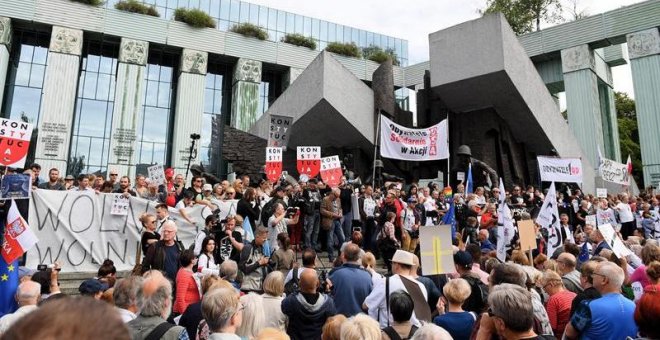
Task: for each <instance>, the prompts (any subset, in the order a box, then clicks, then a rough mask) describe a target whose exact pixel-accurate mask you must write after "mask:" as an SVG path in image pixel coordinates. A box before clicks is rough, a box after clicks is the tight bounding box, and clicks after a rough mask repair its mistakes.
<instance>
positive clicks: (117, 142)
mask: <svg viewBox="0 0 660 340" xmlns="http://www.w3.org/2000/svg"><path fill="white" fill-rule="evenodd" d="M148 54H149V43H148V42H146V41H141V40H133V39H126V38H121V45H120V49H119V65H118V67H117V82H116V86H115V103H114V109H113V111H112V129H111V135H110V155H109V157H110V158H109V159H108V170H110V169H112V170H115V171H117V172H118V173H119V175H120V176H122V175H127V176H129V177H130V178H133V177H135V164H136V161H137V158H136V155H137V152H136V140H137V133H138V131H137V128H138V122H139V121H140V117H141V116H140V112H141V111H142V106H143V104H144V94H145V93H144V92H145V91H144V87H145V82H146V80H145V74H146V71H147V67H146V65H147V56H148ZM145 124H148V122H145ZM163 133H165V131H163Z"/></svg>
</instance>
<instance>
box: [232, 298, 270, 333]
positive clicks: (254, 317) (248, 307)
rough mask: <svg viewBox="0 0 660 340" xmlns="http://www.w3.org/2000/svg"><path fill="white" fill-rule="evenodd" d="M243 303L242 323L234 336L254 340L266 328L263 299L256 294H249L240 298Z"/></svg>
mask: <svg viewBox="0 0 660 340" xmlns="http://www.w3.org/2000/svg"><path fill="white" fill-rule="evenodd" d="M240 300H241V302H242V303H243V309H244V310H243V322H242V323H241V325H240V326H239V327H238V328H237V329H236V335H238V336H244V337H248V338H254V337H256V336H257V334H259V331H261V330H262V329H263V328H264V327H265V326H266V316H265V315H264V308H263V305H264V299H263V297H262V296H261V295H259V294H256V293H249V294H247V295H243V296H241V298H240Z"/></svg>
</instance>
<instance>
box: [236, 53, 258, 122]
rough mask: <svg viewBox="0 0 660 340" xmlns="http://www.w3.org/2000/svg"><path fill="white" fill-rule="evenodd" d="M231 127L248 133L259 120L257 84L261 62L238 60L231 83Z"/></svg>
mask: <svg viewBox="0 0 660 340" xmlns="http://www.w3.org/2000/svg"><path fill="white" fill-rule="evenodd" d="M232 83H233V86H232V100H231V126H232V127H234V128H237V129H239V130H242V131H246V132H247V131H248V130H250V128H251V127H252V125H254V123H256V122H257V119H259V115H260V113H259V112H258V110H259V84H260V83H261V62H260V61H256V60H250V59H243V58H241V59H238V62H237V63H236V66H235V67H234V81H233V82H232Z"/></svg>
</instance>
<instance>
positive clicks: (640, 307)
mask: <svg viewBox="0 0 660 340" xmlns="http://www.w3.org/2000/svg"><path fill="white" fill-rule="evenodd" d="M657 265H658V266H660V263H658V264H657ZM634 317H635V323H636V324H637V327H639V335H640V336H641V337H644V338H647V339H660V327H658V324H659V323H660V287H659V286H658V285H649V286H646V287H645V288H644V294H642V297H641V298H640V299H639V301H638V302H637V307H635V314H634Z"/></svg>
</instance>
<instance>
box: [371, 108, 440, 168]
mask: <svg viewBox="0 0 660 340" xmlns="http://www.w3.org/2000/svg"><path fill="white" fill-rule="evenodd" d="M380 155H381V156H383V157H387V158H393V159H402V160H407V161H434V160H438V159H445V158H448V157H449V147H448V145H447V120H446V119H445V120H443V121H441V122H440V123H438V124H436V125H433V126H431V127H430V128H426V129H410V128H407V127H403V126H401V125H398V124H396V123H394V122H393V121H391V120H389V119H388V118H387V117H385V116H381V122H380Z"/></svg>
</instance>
